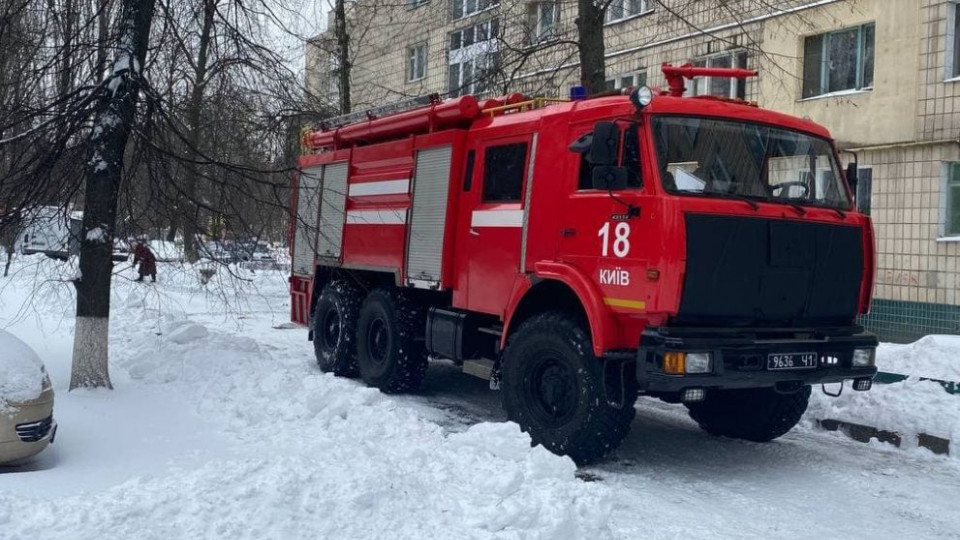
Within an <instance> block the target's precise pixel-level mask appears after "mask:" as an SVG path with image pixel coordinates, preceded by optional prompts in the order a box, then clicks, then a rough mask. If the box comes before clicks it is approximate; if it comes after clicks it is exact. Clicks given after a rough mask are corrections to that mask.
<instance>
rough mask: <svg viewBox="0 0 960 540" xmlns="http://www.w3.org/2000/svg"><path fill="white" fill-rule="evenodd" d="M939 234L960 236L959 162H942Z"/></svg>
mask: <svg viewBox="0 0 960 540" xmlns="http://www.w3.org/2000/svg"><path fill="white" fill-rule="evenodd" d="M943 183H944V189H943V198H942V199H943V200H942V202H941V203H940V212H941V215H940V221H941V230H940V235H941V236H960V163H945V164H944V182H943Z"/></svg>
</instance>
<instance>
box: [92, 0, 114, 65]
mask: <svg viewBox="0 0 960 540" xmlns="http://www.w3.org/2000/svg"><path fill="white" fill-rule="evenodd" d="M110 4H111V0H98V2H97V5H98V10H99V11H98V12H97V66H96V68H94V74H93V76H94V78H95V79H96V80H100V79H101V78H102V77H103V73H104V71H106V69H107V39H109V37H110Z"/></svg>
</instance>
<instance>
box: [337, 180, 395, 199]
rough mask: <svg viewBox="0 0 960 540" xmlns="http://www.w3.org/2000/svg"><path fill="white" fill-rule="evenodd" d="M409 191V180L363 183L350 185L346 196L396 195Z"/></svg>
mask: <svg viewBox="0 0 960 540" xmlns="http://www.w3.org/2000/svg"><path fill="white" fill-rule="evenodd" d="M408 191H410V180H409V179H406V178H404V179H402V180H383V181H381V182H363V183H362V184H350V188H349V190H348V194H349V195H350V196H351V197H365V196H368V195H396V194H398V193H406V192H408Z"/></svg>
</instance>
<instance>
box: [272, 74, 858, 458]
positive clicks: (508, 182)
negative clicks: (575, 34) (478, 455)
mask: <svg viewBox="0 0 960 540" xmlns="http://www.w3.org/2000/svg"><path fill="white" fill-rule="evenodd" d="M663 69H664V73H665V75H666V76H667V80H668V82H669V89H668V90H665V91H662V92H653V91H651V90H650V89H648V88H638V89H634V90H632V91H631V92H629V93H627V94H626V95H610V96H598V97H593V98H590V99H576V100H571V101H565V102H556V101H557V100H536V99H534V100H528V99H525V98H524V97H523V96H518V95H511V96H507V97H504V98H498V99H487V100H478V99H476V98H475V97H473V96H464V97H460V98H457V99H452V100H446V101H440V100H438V99H436V98H434V99H433V100H432V101H430V102H429V103H426V104H424V105H423V106H420V107H417V108H414V109H411V110H406V111H397V112H391V111H389V110H380V111H375V112H367V113H365V114H360V115H353V116H352V117H346V118H341V119H339V120H335V121H334V122H332V123H330V124H328V125H325V126H321V127H318V128H317V129H313V130H308V131H306V132H305V133H304V137H303V143H304V148H305V151H304V155H303V156H302V157H301V158H300V169H301V172H300V174H299V177H298V179H297V181H296V183H295V190H294V205H295V207H296V211H295V223H294V227H293V233H292V234H293V236H294V241H293V270H292V276H291V278H290V284H291V297H292V319H293V320H294V321H295V322H298V323H301V324H304V325H308V328H309V330H310V332H309V333H310V339H312V340H313V343H314V346H315V349H316V355H317V361H318V363H319V366H320V368H321V369H322V370H323V371H325V372H332V373H335V374H337V375H341V376H356V375H359V376H360V377H361V378H362V379H363V381H364V382H365V383H366V384H368V385H370V386H373V387H377V388H379V389H381V390H382V391H384V392H406V391H412V390H414V389H416V388H417V387H418V385H419V384H420V382H421V380H422V379H423V377H424V373H425V372H426V369H427V365H428V358H429V357H433V358H441V359H449V360H452V361H453V362H455V363H456V364H457V365H460V366H462V368H463V371H464V372H466V373H469V374H472V375H477V376H480V377H484V378H486V379H489V380H490V381H491V383H490V384H491V387H492V388H499V390H500V391H501V392H502V394H503V404H504V407H505V409H506V412H507V414H508V416H509V418H510V419H511V420H514V421H516V422H517V423H519V424H520V426H521V428H522V429H523V430H525V431H527V432H528V433H529V434H530V435H531V437H532V439H533V441H534V442H535V443H539V444H543V445H544V446H546V447H547V448H549V449H550V450H552V451H554V452H556V453H560V454H567V455H569V456H571V457H572V458H573V459H574V460H575V461H577V462H578V463H585V462H589V461H591V460H595V459H597V458H599V457H601V456H603V455H604V454H606V453H607V452H608V451H610V450H611V449H613V448H615V447H617V445H618V444H619V443H620V442H621V441H622V440H623V438H624V436H625V435H626V434H627V432H628V430H629V428H630V424H631V422H632V419H633V417H634V404H635V401H636V399H637V396H638V395H647V396H654V397H658V398H661V399H663V400H665V401H668V402H672V403H682V404H684V405H685V406H686V407H687V408H688V409H689V413H690V416H691V417H692V418H693V419H694V420H696V421H697V422H698V423H699V425H700V426H701V427H702V428H703V429H705V430H706V431H708V432H710V433H713V434H719V435H725V436H729V437H737V438H743V439H748V440H753V441H769V440H772V439H774V438H776V437H779V436H781V435H783V434H784V433H786V432H787V431H789V430H790V429H791V428H792V427H793V426H794V425H795V424H796V423H797V422H798V420H799V419H800V416H801V415H802V414H803V412H804V410H805V409H806V407H807V402H808V399H809V396H810V392H811V386H812V385H815V384H821V383H836V382H843V381H852V384H853V388H854V389H855V390H860V391H863V390H868V389H869V388H870V387H871V384H872V379H873V377H874V375H875V373H876V368H875V367H874V352H875V349H876V346H877V339H876V337H875V336H873V335H872V334H869V333H867V332H865V331H864V329H863V328H862V327H861V326H859V325H858V324H857V323H856V317H857V315H858V314H864V313H867V311H868V310H869V307H870V301H871V295H872V283H873V275H874V269H875V264H874V238H873V229H872V225H871V222H870V220H869V218H868V217H866V216H864V215H862V214H860V213H858V212H857V211H856V208H855V205H854V204H853V191H851V184H853V183H855V175H856V168H855V164H851V167H850V168H849V169H848V170H847V174H846V181H845V178H844V174H842V173H841V169H840V165H839V156H838V153H837V151H836V149H835V147H834V145H833V143H832V140H831V138H830V134H829V133H828V132H827V130H826V129H824V128H823V127H822V126H820V125H817V124H815V123H813V122H811V121H808V120H803V119H800V118H795V117H792V116H787V115H784V114H779V113H776V112H773V111H768V110H763V109H760V108H758V107H756V106H755V105H753V104H750V103H746V102H743V101H737V100H728V99H718V98H715V97H683V94H684V82H685V80H687V79H691V78H693V77H695V76H703V75H710V76H721V77H741V78H742V77H747V76H750V75H754V74H755V73H753V72H747V71H745V70H713V69H704V68H694V67H691V66H682V67H674V66H669V65H667V66H664V67H663ZM848 181H849V182H850V184H848ZM841 388H842V387H841Z"/></svg>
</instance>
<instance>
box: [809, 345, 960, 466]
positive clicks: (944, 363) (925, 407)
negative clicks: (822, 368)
mask: <svg viewBox="0 0 960 540" xmlns="http://www.w3.org/2000/svg"><path fill="white" fill-rule="evenodd" d="M877 367H878V368H879V369H880V371H886V372H893V373H900V374H903V375H909V376H910V378H909V379H907V380H906V381H903V382H899V383H893V384H874V385H873V388H872V389H871V390H870V391H869V392H855V391H853V389H852V388H850V385H849V384H847V385H846V387H845V389H844V392H843V394H842V395H841V396H840V397H839V398H833V397H830V396H827V395H824V394H823V393H822V392H820V391H819V388H817V389H815V391H814V394H813V397H812V398H811V401H810V408H809V409H808V411H807V416H808V418H811V419H833V420H841V421H845V422H853V423H857V424H864V425H867V426H872V427H875V428H877V429H882V430H887V431H894V432H897V433H899V434H900V435H901V436H902V439H903V445H905V446H910V445H912V444H913V445H915V444H916V436H917V435H918V434H920V433H925V434H927V435H934V436H937V437H941V438H945V439H950V440H951V441H952V443H951V444H952V445H960V396H957V395H952V394H949V393H947V392H946V391H944V389H943V387H942V386H940V385H939V384H937V383H935V382H932V381H922V380H920V378H921V377H927V378H936V379H945V380H950V381H960V336H927V337H924V338H922V339H920V340H919V341H917V342H915V343H911V344H909V345H897V344H890V343H883V344H881V345H880V348H879V349H877ZM837 386H838V385H830V386H829V387H828V389H829V390H831V391H832V392H835V391H836V389H837ZM954 455H958V453H956V452H955V453H954Z"/></svg>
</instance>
